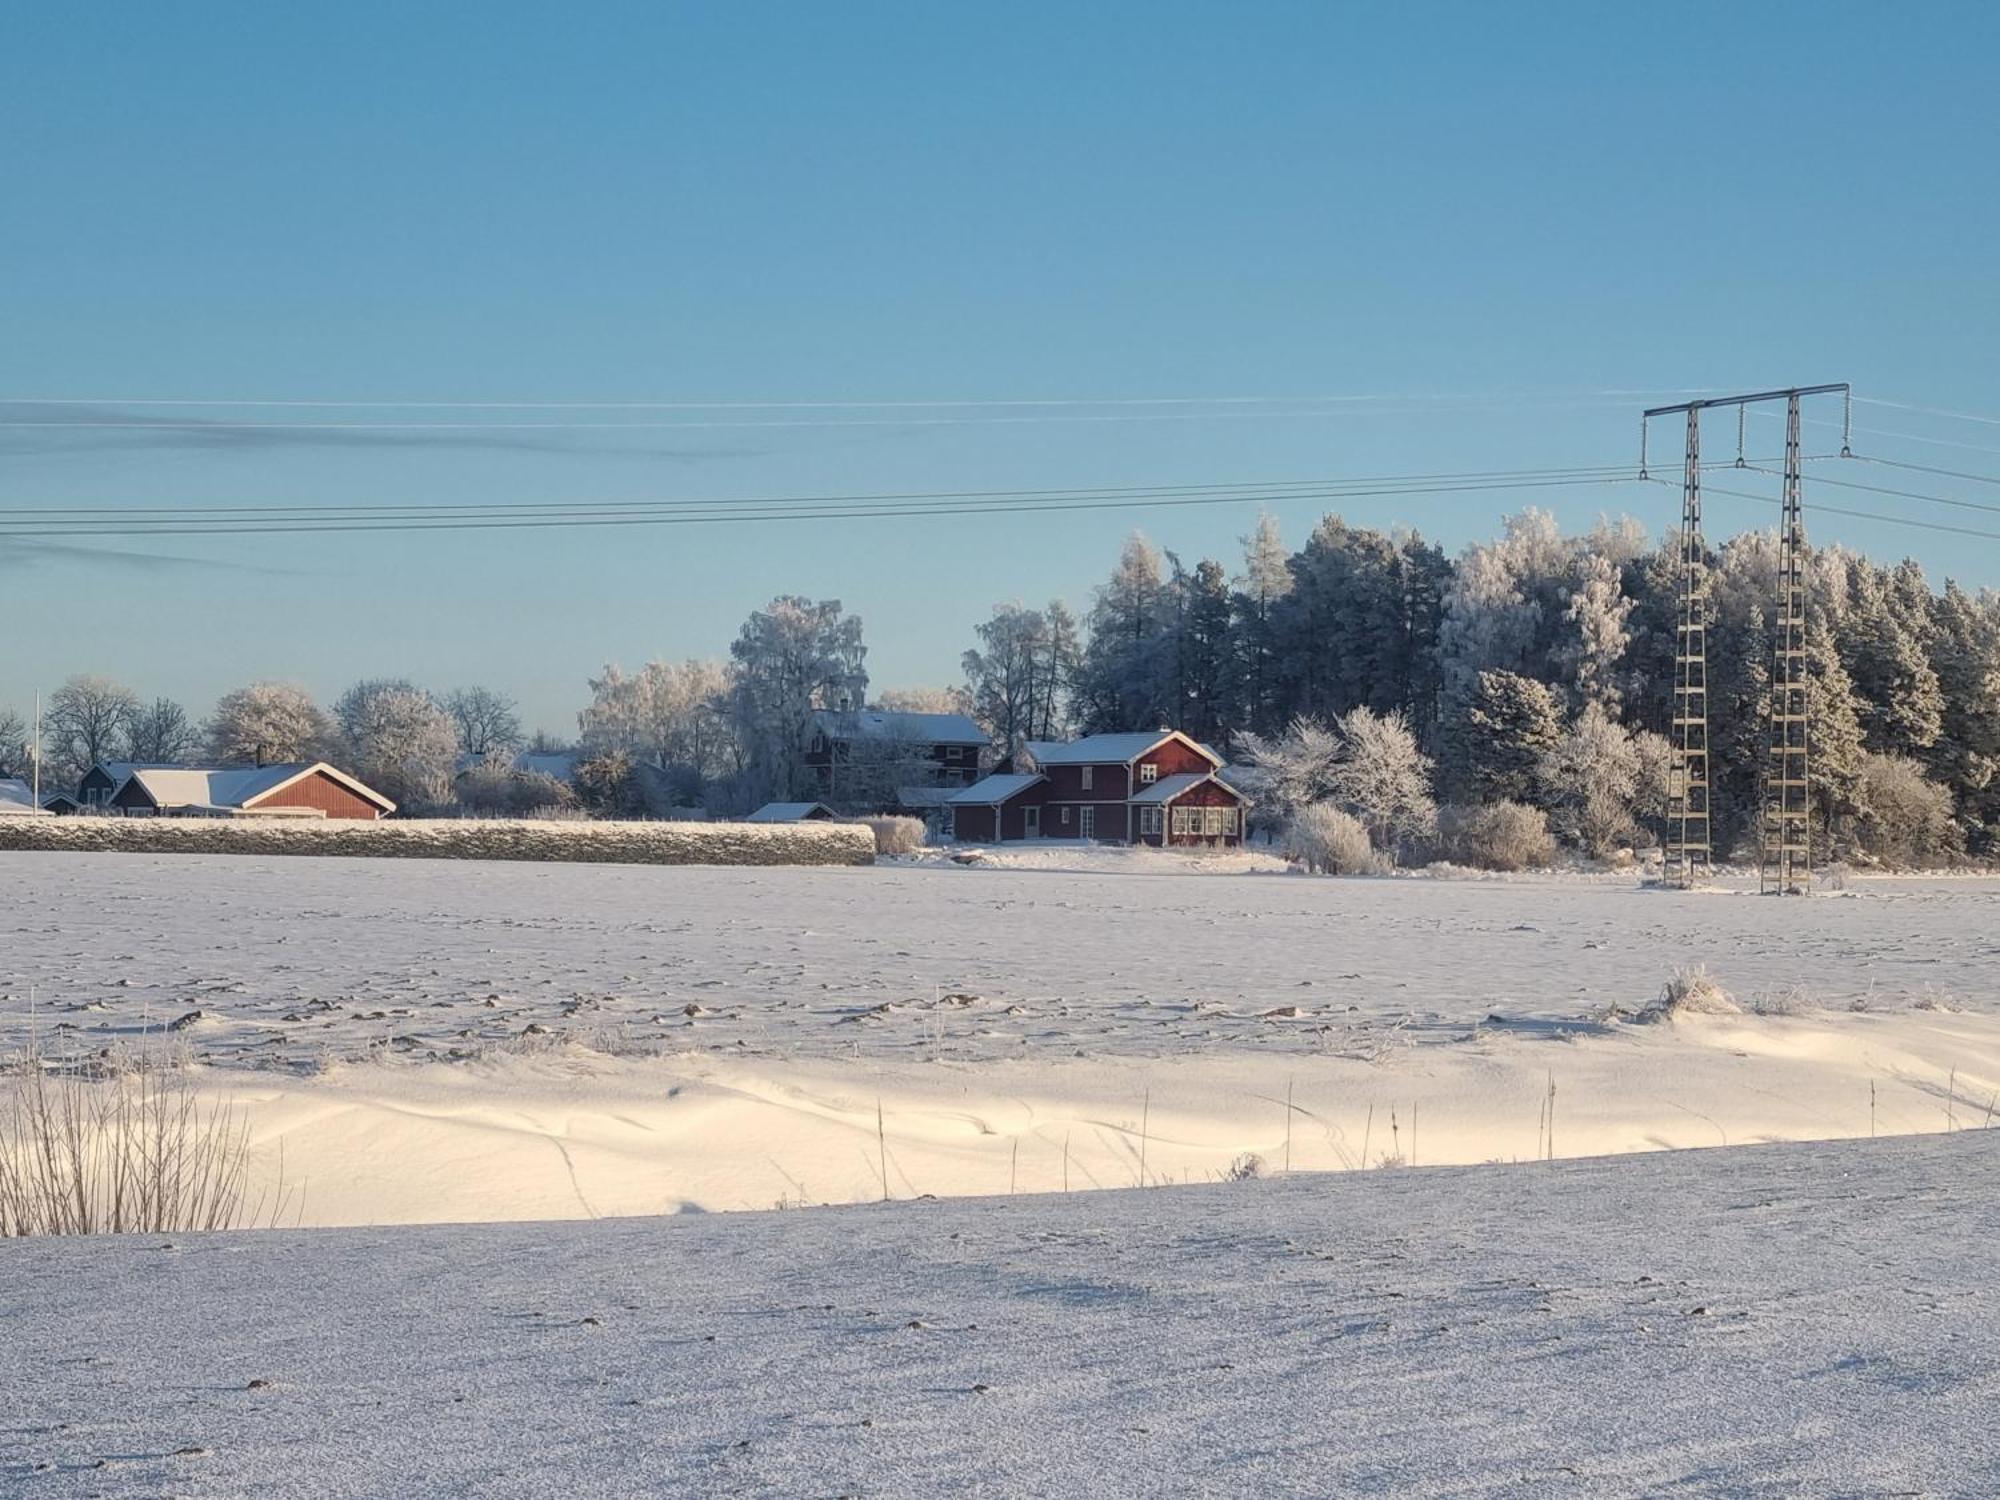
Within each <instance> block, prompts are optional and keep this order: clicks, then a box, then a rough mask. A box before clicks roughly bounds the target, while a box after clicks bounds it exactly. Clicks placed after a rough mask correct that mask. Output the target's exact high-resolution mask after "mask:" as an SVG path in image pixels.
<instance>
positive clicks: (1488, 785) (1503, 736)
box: [1457, 672, 1562, 804]
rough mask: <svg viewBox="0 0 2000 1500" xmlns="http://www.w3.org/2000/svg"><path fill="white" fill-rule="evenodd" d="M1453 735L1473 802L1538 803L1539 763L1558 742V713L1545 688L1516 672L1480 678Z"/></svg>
mask: <svg viewBox="0 0 2000 1500" xmlns="http://www.w3.org/2000/svg"><path fill="white" fill-rule="evenodd" d="M1457 731H1458V735H1459V759H1460V761H1461V762H1462V764H1463V765H1464V767H1465V777H1466V781H1465V785H1466V789H1467V790H1469V791H1470V792H1471V793H1472V795H1473V796H1474V797H1476V798H1477V799H1478V800H1479V801H1481V802H1499V801H1501V800H1503V799H1504V800H1507V801H1511V802H1525V803H1530V804H1533V803H1535V802H1537V801H1538V799H1539V796H1540V793H1541V768H1542V762H1543V760H1544V758H1545V757H1546V756H1547V755H1548V754H1549V753H1550V752H1551V751H1553V750H1554V749H1555V748H1556V746H1557V744H1558V743H1559V742H1560V741H1561V739H1562V711H1561V708H1560V707H1559V706H1558V704H1557V702H1556V696H1555V694H1554V693H1552V692H1551V691H1549V689H1548V687H1547V686H1546V685H1545V684H1543V683H1539V682H1536V681H1535V680H1534V679H1533V678H1531V677H1523V676H1521V675H1520V674H1519V673H1517V672H1481V673H1480V674H1479V676H1478V678H1477V679H1476V681H1475V682H1474V684H1473V690H1472V694H1471V697H1470V699H1469V700H1468V701H1467V703H1466V707H1465V715H1464V719H1463V721H1462V722H1461V723H1460V724H1459V725H1458V726H1457Z"/></svg>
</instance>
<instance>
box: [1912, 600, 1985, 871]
mask: <svg viewBox="0 0 2000 1500" xmlns="http://www.w3.org/2000/svg"><path fill="white" fill-rule="evenodd" d="M1931 636H1932V640H1933V642H1934V645H1933V648H1932V660H1933V662H1934V663H1935V669H1936V672H1937V677H1938V689H1939V693H1940V696H1941V697H1942V699H1943V709H1942V712H1941V714H1940V721H1939V729H1940V732H1939V735H1938V739H1937V743H1936V744H1935V745H1933V746H1932V747H1931V750H1930V752H1929V755H1928V757H1927V759H1928V762H1929V764H1930V766H1931V767H1932V769H1933V771H1934V773H1935V774H1936V775H1937V776H1938V778H1939V779H1940V780H1942V781H1943V782H1944V783H1945V784H1946V785H1947V786H1950V787H1951V788H1952V790H1953V800H1954V802H1955V805H1956V808H1957V814H1958V819H1959V822H1960V824H1961V826H1963V827H1964V829H1965V831H1966V835H1967V838H1968V841H1969V842H1970V843H1971V845H1972V847H1973V848H1974V849H1976V850H1979V851H1981V852H1984V851H1987V850H1989V849H1991V848H1992V847H1993V845H1994V842H1995V839H1996V837H2000V595H1996V594H1994V593H1992V592H1990V591H1989V592H1987V593H1984V594H1981V595H1979V596H1977V597H1974V596H1972V595H1970V594H1967V593H1966V592H1965V591H1964V590H1963V589H1961V588H1960V587H1959V586H1958V585H1957V584H1956V583H1947V584H1946V585H1945V589H1944V593H1943V594H1942V595H1941V596H1940V597H1939V598H1938V599H1937V600H1936V602H1935V603H1934V605H1933V606H1932V613H1931Z"/></svg>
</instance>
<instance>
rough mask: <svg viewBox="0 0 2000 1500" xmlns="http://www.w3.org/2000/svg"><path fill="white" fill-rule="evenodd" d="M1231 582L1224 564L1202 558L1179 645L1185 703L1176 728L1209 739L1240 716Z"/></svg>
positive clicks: (1215, 738) (1214, 738)
mask: <svg viewBox="0 0 2000 1500" xmlns="http://www.w3.org/2000/svg"><path fill="white" fill-rule="evenodd" d="M1230 614H1231V610H1230V600H1229V583H1228V579H1227V577H1226V576H1225V575H1224V573H1223V571H1222V564H1221V563H1218V562H1214V561H1210V560H1207V559H1204V560H1203V561H1202V562H1201V563H1200V564H1198V565H1197V566H1196V568H1195V570H1194V575H1193V577H1192V578H1190V579H1189V581H1188V589H1187V606H1186V611H1185V614H1184V616H1183V618H1182V624H1181V633H1180V649H1181V661H1182V680H1183V681H1184V683H1185V684H1186V688H1187V707H1186V711H1185V713H1183V714H1182V715H1181V720H1180V723H1179V725H1178V726H1177V727H1179V728H1181V729H1184V730H1186V731H1187V732H1188V733H1189V734H1191V735H1193V736H1194V737H1195V738H1196V739H1198V740H1201V741H1203V742H1204V743H1209V742H1212V741H1218V740H1221V739H1222V738H1223V737H1224V736H1225V735H1226V734H1227V733H1228V731H1229V728H1230V727H1231V726H1232V725H1233V724H1235V723H1238V722H1241V721H1240V718H1239V714H1240V710H1239V708H1238V706H1237V700H1236V696H1235V687H1236V670H1235V665H1236V664H1235V660H1234V653H1233V650H1232V644H1233V643H1232V640H1231V633H1230Z"/></svg>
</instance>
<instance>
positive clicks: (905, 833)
mask: <svg viewBox="0 0 2000 1500" xmlns="http://www.w3.org/2000/svg"><path fill="white" fill-rule="evenodd" d="M861 823H862V825H863V826H864V827H866V828H868V829H869V830H870V831H872V832H873V833H874V835H875V852H876V853H877V854H915V853H916V852H917V851H918V850H920V849H922V848H923V847H924V834H925V829H924V820H923V819H922V818H899V817H882V818H863V819H861Z"/></svg>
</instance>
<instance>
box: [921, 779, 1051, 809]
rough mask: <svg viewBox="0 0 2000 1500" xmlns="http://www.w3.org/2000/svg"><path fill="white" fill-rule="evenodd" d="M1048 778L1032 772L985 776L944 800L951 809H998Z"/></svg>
mask: <svg viewBox="0 0 2000 1500" xmlns="http://www.w3.org/2000/svg"><path fill="white" fill-rule="evenodd" d="M1047 779H1048V778H1047V777H1045V776H1037V775H1035V774H1033V773H1032V772H1013V773H1010V774H1008V775H1005V776H986V777H982V778H981V779H980V780H978V781H975V782H973V783H972V785H971V786H969V787H967V788H965V790H963V791H959V792H953V793H952V794H951V795H950V796H949V797H947V798H945V802H946V803H947V804H948V805H950V806H952V807H998V806H999V805H1000V804H1001V803H1003V802H1006V801H1008V800H1009V799H1010V798H1014V797H1018V796H1020V795H1021V793H1023V792H1025V791H1026V790H1028V788H1029V787H1031V786H1035V785H1037V784H1039V783H1041V782H1043V781H1046V780H1047Z"/></svg>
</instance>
